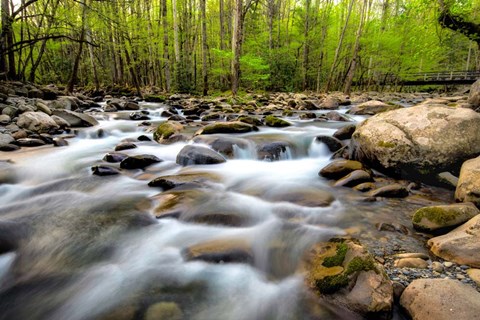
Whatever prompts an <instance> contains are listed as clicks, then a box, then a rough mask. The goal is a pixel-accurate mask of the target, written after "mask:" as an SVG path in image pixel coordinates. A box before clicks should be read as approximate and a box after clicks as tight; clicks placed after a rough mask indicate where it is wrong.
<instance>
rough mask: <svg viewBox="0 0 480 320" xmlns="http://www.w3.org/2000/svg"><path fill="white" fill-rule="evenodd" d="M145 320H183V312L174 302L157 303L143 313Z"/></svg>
mask: <svg viewBox="0 0 480 320" xmlns="http://www.w3.org/2000/svg"><path fill="white" fill-rule="evenodd" d="M144 319H145V320H183V319H184V317H183V312H182V310H181V309H180V307H179V306H178V305H177V304H176V303H175V302H158V303H155V304H153V305H151V306H150V307H149V308H148V309H147V311H146V312H145V318H144Z"/></svg>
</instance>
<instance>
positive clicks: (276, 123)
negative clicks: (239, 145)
mask: <svg viewBox="0 0 480 320" xmlns="http://www.w3.org/2000/svg"><path fill="white" fill-rule="evenodd" d="M265 124H266V125H267V126H269V127H274V128H281V127H289V126H291V125H292V124H291V123H290V122H288V121H285V120H283V119H280V118H277V117H275V116H273V115H268V116H266V117H265Z"/></svg>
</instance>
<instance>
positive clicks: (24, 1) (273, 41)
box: [0, 0, 480, 94]
mask: <svg viewBox="0 0 480 320" xmlns="http://www.w3.org/2000/svg"><path fill="white" fill-rule="evenodd" d="M1 5H2V6H1V7H2V16H1V26H2V27H1V30H2V32H1V49H2V50H1V54H0V76H1V77H2V78H4V79H5V78H6V79H9V80H22V81H31V82H36V83H57V84H64V85H67V88H66V89H67V91H72V90H73V88H74V86H75V85H80V86H84V87H89V88H92V89H97V90H98V89H99V88H100V87H107V86H127V87H131V88H135V89H136V90H137V91H140V88H142V87H147V86H149V87H156V88H158V90H162V91H166V92H172V91H176V92H192V93H203V94H207V93H208V91H209V90H210V91H212V90H214V91H226V90H232V92H233V93H234V94H236V93H237V92H238V90H239V89H240V90H250V89H256V90H271V91H298V90H312V91H329V90H344V91H345V92H347V93H348V92H349V91H350V90H351V87H352V84H355V83H361V84H363V85H364V88H367V87H368V88H374V89H378V87H375V85H377V84H378V83H379V82H381V81H382V79H384V78H385V77H392V76H394V77H399V76H401V75H403V74H405V73H412V72H424V71H425V72H426V71H439V70H442V71H460V70H462V71H463V70H479V66H480V58H479V47H478V43H479V40H478V33H477V32H475V30H478V29H479V25H478V24H475V23H473V22H475V21H478V19H479V17H478V12H480V1H478V0H469V1H429V0H414V1H402V0H362V1H360V0H357V1H355V0H341V1H333V0H299V1H296V0H208V1H207V0H198V1H197V0H139V1H132V0H119V1H113V0H106V1H98V0H77V1H72V0H2V1H1Z"/></svg>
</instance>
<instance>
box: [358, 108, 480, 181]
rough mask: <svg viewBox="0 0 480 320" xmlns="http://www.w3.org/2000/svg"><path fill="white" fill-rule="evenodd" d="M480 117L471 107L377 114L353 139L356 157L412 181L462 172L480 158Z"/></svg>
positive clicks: (364, 123) (365, 122)
mask: <svg viewBox="0 0 480 320" xmlns="http://www.w3.org/2000/svg"><path fill="white" fill-rule="evenodd" d="M479 132H480V114H478V113H476V112H474V111H472V110H470V109H465V108H457V109H456V108H450V107H447V106H425V105H419V106H415V107H411V108H403V109H399V110H394V111H390V112H385V113H382V114H378V115H375V116H373V117H371V118H370V119H367V120H365V121H364V122H363V123H361V124H360V125H359V126H358V127H357V130H356V131H355V133H354V134H353V136H352V140H351V146H350V147H351V148H350V149H351V151H350V152H351V154H350V156H351V158H353V159H356V160H359V161H361V162H363V163H366V164H368V165H370V166H372V167H375V168H377V169H379V170H381V171H385V172H387V173H391V174H394V175H400V176H403V177H407V178H413V179H418V178H419V177H423V178H430V177H432V176H433V175H435V174H436V173H439V172H443V171H453V172H457V171H458V169H459V168H460V166H461V164H462V163H463V162H464V161H465V160H467V159H471V158H472V157H475V156H477V155H479V154H480V135H479V134H478V133H479Z"/></svg>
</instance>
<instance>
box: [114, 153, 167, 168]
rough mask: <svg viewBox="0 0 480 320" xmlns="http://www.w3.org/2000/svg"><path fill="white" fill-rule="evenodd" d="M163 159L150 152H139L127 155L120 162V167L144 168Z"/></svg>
mask: <svg viewBox="0 0 480 320" xmlns="http://www.w3.org/2000/svg"><path fill="white" fill-rule="evenodd" d="M162 161H163V160H161V159H159V158H157V157H156V156H154V155H151V154H140V155H136V156H131V157H127V158H125V159H123V160H122V162H120V168H122V169H145V168H146V167H148V166H151V165H152V164H155V163H159V162H162Z"/></svg>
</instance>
